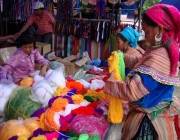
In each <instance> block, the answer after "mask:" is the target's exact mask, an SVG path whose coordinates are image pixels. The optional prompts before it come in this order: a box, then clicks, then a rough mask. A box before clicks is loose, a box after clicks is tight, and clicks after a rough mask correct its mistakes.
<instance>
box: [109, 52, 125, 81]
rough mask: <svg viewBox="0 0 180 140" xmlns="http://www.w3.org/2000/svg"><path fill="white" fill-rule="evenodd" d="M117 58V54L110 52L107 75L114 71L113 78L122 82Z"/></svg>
mask: <svg viewBox="0 0 180 140" xmlns="http://www.w3.org/2000/svg"><path fill="white" fill-rule="evenodd" d="M118 64H119V56H118V52H117V51H114V52H112V54H111V56H110V57H109V58H108V65H109V73H111V72H113V71H114V78H115V79H117V80H122V78H121V75H120V73H119V68H118V66H119V65H118Z"/></svg>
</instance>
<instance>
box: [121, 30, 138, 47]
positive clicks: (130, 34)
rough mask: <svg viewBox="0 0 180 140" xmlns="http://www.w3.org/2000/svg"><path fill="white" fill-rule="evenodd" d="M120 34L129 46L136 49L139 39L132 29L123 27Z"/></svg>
mask: <svg viewBox="0 0 180 140" xmlns="http://www.w3.org/2000/svg"><path fill="white" fill-rule="evenodd" d="M120 34H121V35H123V36H124V37H125V38H126V39H127V41H128V42H129V46H131V47H133V48H136V46H137V41H138V39H139V37H140V34H139V33H138V32H137V31H135V30H134V29H133V28H132V27H125V28H124V29H123V30H122V31H121V32H120Z"/></svg>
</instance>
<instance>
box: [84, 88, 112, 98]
mask: <svg viewBox="0 0 180 140" xmlns="http://www.w3.org/2000/svg"><path fill="white" fill-rule="evenodd" d="M84 96H91V98H93V97H95V98H96V97H98V98H99V99H100V100H109V99H110V97H111V95H108V94H106V93H104V91H103V90H101V91H99V92H97V91H95V90H88V91H87V93H86V94H84Z"/></svg>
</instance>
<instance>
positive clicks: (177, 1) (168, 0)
mask: <svg viewBox="0 0 180 140" xmlns="http://www.w3.org/2000/svg"><path fill="white" fill-rule="evenodd" d="M160 3H163V4H169V5H173V6H175V7H176V8H178V9H179V10H180V0H162V1H161V2H160Z"/></svg>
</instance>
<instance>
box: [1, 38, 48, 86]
mask: <svg viewBox="0 0 180 140" xmlns="http://www.w3.org/2000/svg"><path fill="white" fill-rule="evenodd" d="M20 44H21V48H19V49H18V50H17V51H16V52H15V53H14V54H13V55H12V56H11V57H10V58H9V60H8V61H7V62H6V63H5V64H4V66H3V67H1V68H0V79H8V78H9V77H8V75H9V74H10V75H12V78H13V81H14V82H15V83H17V82H19V81H21V80H22V79H24V78H25V77H27V76H29V74H30V73H31V72H33V71H35V70H34V66H35V61H37V62H38V63H40V64H42V67H41V70H40V73H39V74H40V75H41V76H44V75H45V74H46V70H47V68H48V66H49V62H48V61H47V60H46V59H45V58H44V57H43V56H41V54H40V53H39V52H38V49H36V46H35V38H34V37H33V36H32V35H25V36H23V37H22V38H21V39H20Z"/></svg>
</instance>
